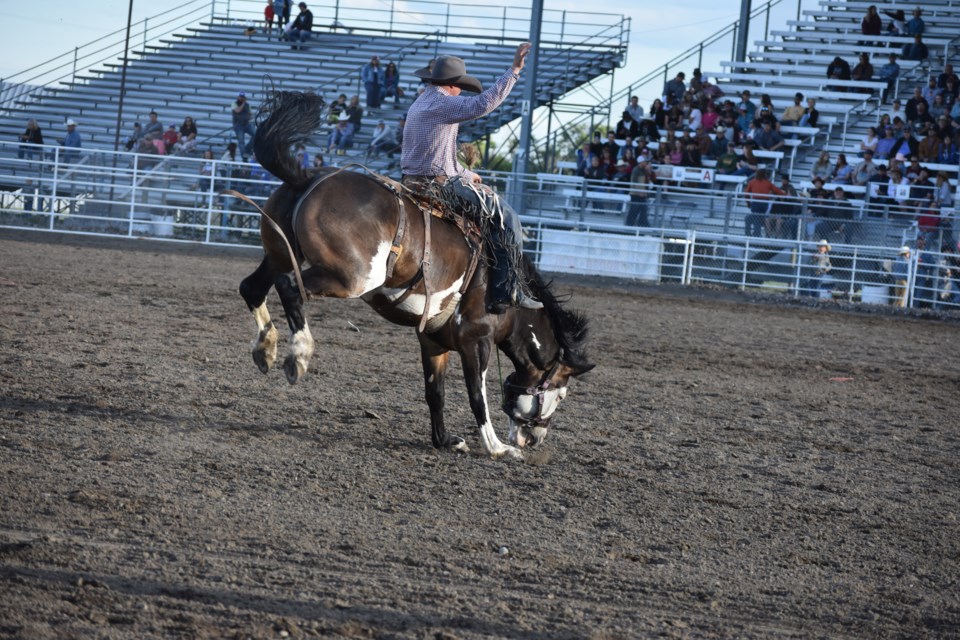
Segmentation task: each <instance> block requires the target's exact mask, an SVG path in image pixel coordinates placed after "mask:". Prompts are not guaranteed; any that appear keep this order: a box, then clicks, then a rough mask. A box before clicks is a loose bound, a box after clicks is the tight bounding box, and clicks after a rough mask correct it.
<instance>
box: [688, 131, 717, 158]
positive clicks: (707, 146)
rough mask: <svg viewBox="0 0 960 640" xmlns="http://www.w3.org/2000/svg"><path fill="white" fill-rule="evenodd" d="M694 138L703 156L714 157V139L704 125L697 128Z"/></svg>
mask: <svg viewBox="0 0 960 640" xmlns="http://www.w3.org/2000/svg"><path fill="white" fill-rule="evenodd" d="M693 140H694V142H695V143H696V145H697V150H698V151H699V152H700V157H701V158H704V157H707V158H712V157H714V156H713V153H712V151H713V139H712V138H711V137H710V134H708V133H707V132H706V131H704V130H703V127H700V128H699V129H697V130H696V132H695V135H694V138H693Z"/></svg>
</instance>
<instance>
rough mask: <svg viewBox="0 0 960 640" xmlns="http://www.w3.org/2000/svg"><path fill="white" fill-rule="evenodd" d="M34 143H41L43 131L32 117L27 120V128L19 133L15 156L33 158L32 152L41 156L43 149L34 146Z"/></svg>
mask: <svg viewBox="0 0 960 640" xmlns="http://www.w3.org/2000/svg"><path fill="white" fill-rule="evenodd" d="M35 144H43V132H41V131H40V125H38V124H37V121H36V120H34V119H33V118H30V119H29V120H27V128H26V129H25V130H24V132H23V133H21V134H20V146H19V147H17V158H19V159H21V160H22V159H24V158H26V159H27V160H33V154H35V153H36V154H37V155H39V156H40V157H43V149H40V148H37V147H34V146H33V145H35Z"/></svg>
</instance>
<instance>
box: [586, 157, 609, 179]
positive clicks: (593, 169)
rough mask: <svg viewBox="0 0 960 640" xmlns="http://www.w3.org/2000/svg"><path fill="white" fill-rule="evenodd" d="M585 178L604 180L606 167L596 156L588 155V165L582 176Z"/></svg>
mask: <svg viewBox="0 0 960 640" xmlns="http://www.w3.org/2000/svg"><path fill="white" fill-rule="evenodd" d="M583 177H584V178H586V179H587V180H606V179H607V168H606V167H604V166H603V164H602V163H601V162H600V158H599V157H598V156H594V155H591V156H590V167H589V168H588V169H587V171H586V173H585V174H584V176H583Z"/></svg>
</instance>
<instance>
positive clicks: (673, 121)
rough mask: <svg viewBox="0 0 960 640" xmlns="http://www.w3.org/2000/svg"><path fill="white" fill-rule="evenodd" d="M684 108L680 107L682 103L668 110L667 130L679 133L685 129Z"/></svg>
mask: <svg viewBox="0 0 960 640" xmlns="http://www.w3.org/2000/svg"><path fill="white" fill-rule="evenodd" d="M683 122H684V118H683V108H682V107H681V106H680V103H679V102H678V103H676V104H674V105H671V106H670V107H669V108H668V109H667V129H673V130H674V131H677V130H679V129H682V128H683Z"/></svg>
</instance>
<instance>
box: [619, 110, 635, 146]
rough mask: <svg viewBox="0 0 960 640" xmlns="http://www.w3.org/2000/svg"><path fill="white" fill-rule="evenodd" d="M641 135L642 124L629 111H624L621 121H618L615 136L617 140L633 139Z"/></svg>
mask: <svg viewBox="0 0 960 640" xmlns="http://www.w3.org/2000/svg"><path fill="white" fill-rule="evenodd" d="M639 135H640V125H639V124H637V121H636V120H634V119H633V116H632V115H630V112H629V111H624V112H623V116H622V117H621V118H620V122H618V123H617V126H616V130H615V131H614V136H615V137H616V138H617V140H625V139H627V138H630V139H633V138H636V137H638V136H639Z"/></svg>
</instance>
